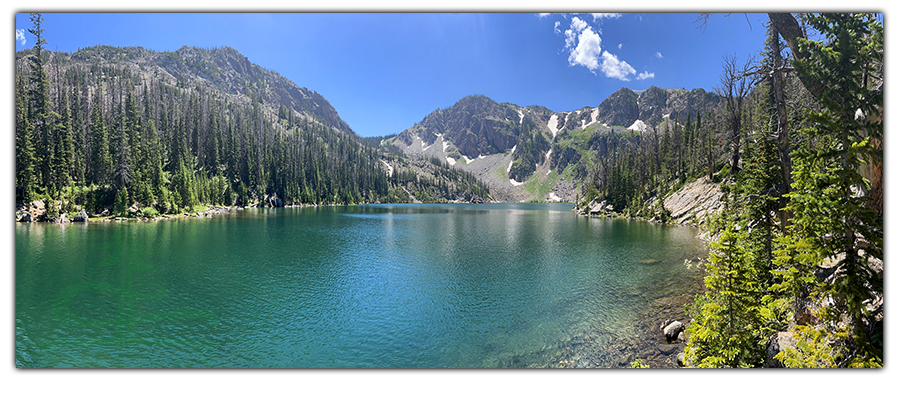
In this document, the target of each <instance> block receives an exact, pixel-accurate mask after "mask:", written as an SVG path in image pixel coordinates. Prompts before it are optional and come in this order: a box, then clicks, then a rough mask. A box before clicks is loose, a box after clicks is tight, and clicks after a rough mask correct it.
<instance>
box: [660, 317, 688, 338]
mask: <svg viewBox="0 0 900 405" xmlns="http://www.w3.org/2000/svg"><path fill="white" fill-rule="evenodd" d="M681 332H684V324H683V323H681V322H678V321H673V322H671V323H669V324H668V325H666V327H665V328H663V334H664V335H665V336H666V343H672V342H676V341H678V334H680V333H681Z"/></svg>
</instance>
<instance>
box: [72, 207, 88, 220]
mask: <svg viewBox="0 0 900 405" xmlns="http://www.w3.org/2000/svg"><path fill="white" fill-rule="evenodd" d="M87 220H88V214H87V212H84V210H82V211H81V212H79V213H78V215H75V217H73V218H72V222H87Z"/></svg>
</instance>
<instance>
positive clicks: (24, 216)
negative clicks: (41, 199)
mask: <svg viewBox="0 0 900 405" xmlns="http://www.w3.org/2000/svg"><path fill="white" fill-rule="evenodd" d="M16 217H17V218H18V220H19V222H34V217H32V216H31V213H30V212H28V211H26V212H24V213H23V214H22V216H21V217H19V216H18V215H16Z"/></svg>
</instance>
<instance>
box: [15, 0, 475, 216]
mask: <svg viewBox="0 0 900 405" xmlns="http://www.w3.org/2000/svg"><path fill="white" fill-rule="evenodd" d="M32 22H33V25H34V27H33V28H32V29H31V30H30V31H31V33H32V34H34V35H35V37H36V38H37V42H36V43H35V45H34V47H33V48H32V49H30V50H26V51H23V52H19V53H18V54H17V55H16V75H15V89H16V93H15V97H16V123H15V125H16V173H15V185H16V201H17V202H19V203H22V204H27V203H29V202H31V201H35V200H40V201H43V202H44V203H45V206H46V207H48V209H47V217H46V218H45V219H46V220H53V219H54V218H56V217H58V216H59V215H60V214H61V213H66V212H69V213H72V212H74V211H76V210H78V209H83V210H85V211H87V213H88V214H89V215H92V216H93V215H115V216H123V217H124V216H150V217H152V216H157V215H160V214H174V213H181V212H192V211H195V210H199V209H201V208H202V207H204V206H209V205H224V206H233V205H236V206H248V205H267V206H280V205H289V204H317V205H318V204H359V203H372V202H383V203H390V202H412V201H413V198H415V197H417V199H418V200H422V201H446V200H453V199H456V198H461V199H462V198H465V199H469V200H472V199H475V200H478V199H480V200H487V199H489V195H488V190H487V187H485V186H484V185H483V184H480V183H479V182H478V181H477V180H476V179H475V178H474V176H472V175H471V174H469V173H466V172H463V171H461V170H458V169H452V168H449V167H446V165H443V166H442V165H440V164H437V165H434V166H429V167H426V168H425V169H420V170H419V171H415V170H414V169H413V168H412V167H411V166H410V165H409V163H408V162H407V161H406V159H404V158H403V157H402V156H400V155H397V154H396V153H389V152H382V151H379V150H377V149H376V148H374V147H372V146H370V145H367V144H365V143H364V142H362V140H361V138H359V137H358V136H357V135H355V134H352V133H347V132H345V131H342V130H340V129H338V128H336V127H335V126H334V125H328V124H326V123H325V121H324V120H322V119H320V118H321V117H318V116H317V115H316V112H312V113H306V112H305V111H297V110H295V109H293V108H291V107H288V106H286V105H285V104H281V105H272V104H271V103H267V102H266V101H265V100H264V98H263V94H264V93H265V92H266V91H267V90H268V87H274V85H272V84H270V83H267V80H268V79H267V78H266V77H258V76H257V77H249V78H246V81H247V82H248V86H247V90H246V91H245V92H244V94H233V93H228V92H224V91H222V90H221V89H219V88H217V87H216V85H215V83H216V82H218V81H221V80H216V78H217V77H219V75H220V72H219V70H218V69H217V68H216V65H215V63H211V62H210V61H208V60H204V59H200V58H197V59H193V60H185V58H183V57H180V56H178V54H176V53H166V58H167V63H182V64H186V65H188V67H187V68H188V69H191V70H193V71H194V72H196V74H197V75H206V76H208V77H211V78H213V80H212V81H201V80H195V79H194V78H193V77H192V76H191V75H182V74H179V75H178V76H177V77H176V78H174V80H170V78H166V77H164V75H161V74H160V73H159V71H158V70H157V71H154V72H153V73H149V72H150V70H148V69H144V68H142V67H136V66H134V65H128V64H126V63H123V61H128V60H131V59H134V58H136V57H137V56H138V55H139V54H140V53H141V52H143V51H144V50H140V49H137V50H135V49H130V48H112V47H107V46H97V47H91V48H85V49H80V50H79V51H78V52H75V53H73V54H71V55H69V54H64V53H59V52H50V51H48V50H47V47H48V43H47V39H46V38H44V37H43V29H42V28H41V24H42V22H43V19H42V17H41V16H40V15H39V14H35V15H33V16H32ZM201 53H202V52H201ZM222 74H224V73H222ZM341 124H343V122H342V121H341ZM343 125H346V124H343ZM438 163H439V162H438ZM385 165H393V166H396V170H394V171H392V173H391V174H393V175H391V176H389V175H388V174H389V173H388V170H387V169H386V166H385Z"/></svg>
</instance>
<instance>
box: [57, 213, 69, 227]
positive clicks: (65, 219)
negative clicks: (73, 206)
mask: <svg viewBox="0 0 900 405" xmlns="http://www.w3.org/2000/svg"><path fill="white" fill-rule="evenodd" d="M53 222H54V223H57V224H68V223H69V222H72V221H70V220H69V217H68V216H66V214H65V213H62V214H59V217H58V218H56V220H54V221H53Z"/></svg>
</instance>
